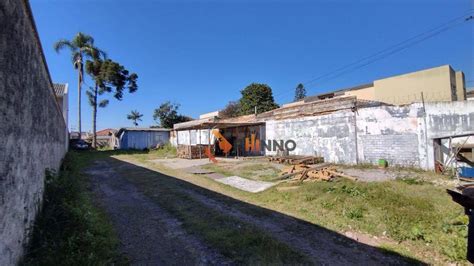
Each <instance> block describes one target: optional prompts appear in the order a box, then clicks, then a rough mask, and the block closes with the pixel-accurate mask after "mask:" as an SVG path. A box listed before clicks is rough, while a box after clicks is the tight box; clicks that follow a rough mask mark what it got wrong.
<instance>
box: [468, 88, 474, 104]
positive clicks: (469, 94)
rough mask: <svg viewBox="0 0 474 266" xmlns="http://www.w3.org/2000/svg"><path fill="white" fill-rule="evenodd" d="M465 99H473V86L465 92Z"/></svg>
mask: <svg viewBox="0 0 474 266" xmlns="http://www.w3.org/2000/svg"><path fill="white" fill-rule="evenodd" d="M466 99H467V100H468V101H474V88H470V89H469V90H468V91H467V93H466Z"/></svg>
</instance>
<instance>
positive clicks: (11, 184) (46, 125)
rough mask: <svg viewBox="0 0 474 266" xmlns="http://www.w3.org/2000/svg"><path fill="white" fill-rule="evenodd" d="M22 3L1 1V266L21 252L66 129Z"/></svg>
mask: <svg viewBox="0 0 474 266" xmlns="http://www.w3.org/2000/svg"><path fill="white" fill-rule="evenodd" d="M30 11H31V10H30V8H29V5H28V3H27V2H26V1H24V0H2V1H0V25H2V26H1V27H0V125H1V127H0V157H1V158H0V265H12V264H15V263H16V262H18V260H19V259H20V257H21V256H22V254H23V247H24V245H25V244H26V243H27V241H28V233H29V232H31V229H32V225H33V221H34V218H35V216H36V214H37V211H38V208H39V206H40V204H41V200H42V194H43V188H44V175H45V169H47V168H50V169H58V168H59V166H60V163H61V159H62V158H63V156H64V154H65V149H64V145H65V143H64V142H65V139H66V136H65V134H66V126H65V123H64V119H63V117H62V114H61V111H60V110H59V106H58V105H57V102H56V99H55V95H54V91H53V87H52V82H51V79H50V76H49V73H48V69H47V66H46V63H45V59H44V56H43V53H42V48H41V46H40V43H39V39H38V36H37V33H36V29H35V26H34V24H33V20H32V17H31V13H30Z"/></svg>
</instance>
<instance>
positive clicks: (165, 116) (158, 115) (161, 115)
mask: <svg viewBox="0 0 474 266" xmlns="http://www.w3.org/2000/svg"><path fill="white" fill-rule="evenodd" d="M178 109H179V104H176V103H174V104H173V103H171V102H169V101H166V102H164V103H162V104H161V105H160V106H159V107H158V108H157V109H155V111H154V113H153V119H154V120H155V122H156V123H158V124H160V126H161V127H164V128H173V125H174V124H176V123H181V122H186V121H191V120H192V118H190V117H187V116H184V115H181V114H179V113H178Z"/></svg>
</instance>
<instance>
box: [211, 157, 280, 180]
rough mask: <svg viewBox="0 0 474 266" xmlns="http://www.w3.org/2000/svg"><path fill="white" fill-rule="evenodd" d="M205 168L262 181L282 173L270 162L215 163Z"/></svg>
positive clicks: (226, 174) (227, 174)
mask: <svg viewBox="0 0 474 266" xmlns="http://www.w3.org/2000/svg"><path fill="white" fill-rule="evenodd" d="M203 168H205V169H206V170H211V171H214V172H216V173H220V174H223V175H225V176H232V175H237V176H240V177H244V178H248V179H253V180H261V181H269V180H271V179H273V178H275V176H278V174H279V173H280V169H278V168H276V167H275V166H273V165H272V164H271V163H268V162H251V161H248V162H238V163H225V162H224V163H217V164H214V163H213V164H208V165H205V166H203Z"/></svg>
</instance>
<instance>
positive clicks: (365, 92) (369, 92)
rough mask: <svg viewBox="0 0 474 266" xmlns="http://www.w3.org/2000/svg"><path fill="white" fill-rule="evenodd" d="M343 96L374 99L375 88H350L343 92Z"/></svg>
mask: <svg viewBox="0 0 474 266" xmlns="http://www.w3.org/2000/svg"><path fill="white" fill-rule="evenodd" d="M344 96H356V97H357V99H362V100H375V88H374V87H368V88H364V89H359V90H352V91H346V92H344Z"/></svg>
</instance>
